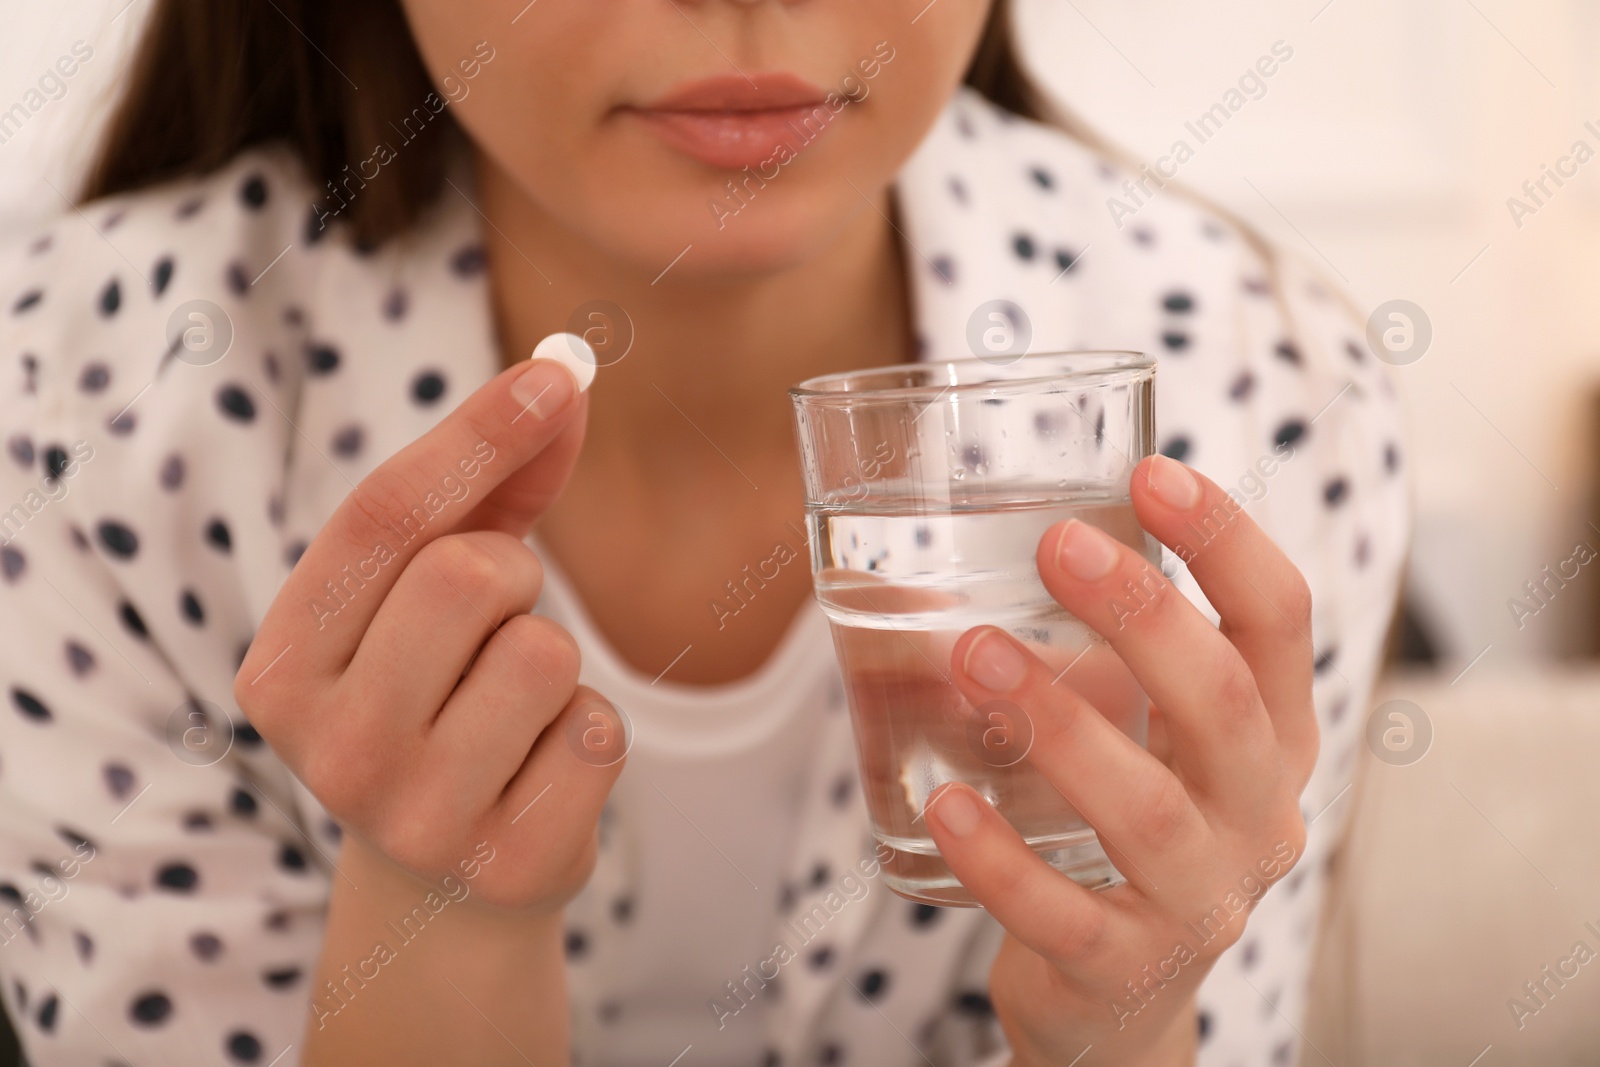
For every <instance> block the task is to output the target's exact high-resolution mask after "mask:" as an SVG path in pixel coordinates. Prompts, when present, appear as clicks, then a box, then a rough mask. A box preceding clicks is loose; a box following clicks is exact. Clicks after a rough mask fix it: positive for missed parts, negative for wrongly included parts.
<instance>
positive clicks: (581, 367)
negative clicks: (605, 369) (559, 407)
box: [528, 333, 597, 393]
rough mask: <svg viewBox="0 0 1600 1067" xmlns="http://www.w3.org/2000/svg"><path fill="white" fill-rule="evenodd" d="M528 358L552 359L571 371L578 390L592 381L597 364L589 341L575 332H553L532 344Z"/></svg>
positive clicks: (581, 390) (584, 387)
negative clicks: (531, 351) (576, 381)
mask: <svg viewBox="0 0 1600 1067" xmlns="http://www.w3.org/2000/svg"><path fill="white" fill-rule="evenodd" d="M528 358H529V359H553V360H555V361H556V362H557V363H560V364H562V365H563V366H565V367H566V368H567V369H568V370H569V371H571V372H572V376H573V377H574V378H576V379H578V392H580V393H581V392H583V391H584V390H585V389H587V388H589V383H590V382H592V381H594V369H595V366H596V365H597V363H596V360H595V356H594V349H592V348H590V347H589V342H588V341H585V340H584V339H583V338H581V337H579V336H578V335H577V334H575V333H553V334H551V335H550V336H549V337H546V338H545V339H544V340H543V341H540V342H539V343H538V344H536V345H534V346H533V355H531V356H529V357H528Z"/></svg>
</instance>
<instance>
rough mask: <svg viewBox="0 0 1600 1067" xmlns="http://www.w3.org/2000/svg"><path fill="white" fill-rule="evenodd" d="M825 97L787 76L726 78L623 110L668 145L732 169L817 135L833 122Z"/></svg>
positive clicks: (689, 85) (692, 84)
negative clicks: (780, 147) (781, 147)
mask: <svg viewBox="0 0 1600 1067" xmlns="http://www.w3.org/2000/svg"><path fill="white" fill-rule="evenodd" d="M825 97H826V94H825V93H824V92H823V90H821V89H819V88H817V87H816V86H815V85H812V84H811V83H810V82H807V81H805V80H804V79H802V78H799V77H797V76H795V75H792V74H757V75H753V76H751V77H750V78H744V77H740V76H738V75H726V76H718V77H714V78H704V79H701V80H699V81H694V82H687V83H684V84H682V85H679V86H676V87H674V88H673V89H672V90H671V91H669V92H667V93H665V94H663V95H662V96H660V97H658V98H656V99H655V100H654V101H652V102H651V103H649V104H647V105H644V106H642V107H633V108H627V109H625V111H626V112H627V113H630V114H633V115H637V116H638V117H639V119H640V120H641V121H642V122H643V123H644V125H645V128H646V129H648V130H650V131H651V132H652V133H654V134H655V135H656V136H657V137H659V138H661V140H662V141H663V142H665V143H666V144H667V145H668V147H671V148H674V149H676V150H678V151H680V152H682V153H684V154H685V155H687V156H690V157H692V158H694V159H698V160H699V161H700V162H702V163H705V164H707V165H708V166H712V167H719V168H727V169H731V170H738V169H740V168H743V167H753V166H757V165H759V164H761V163H763V162H765V161H767V160H769V159H771V158H772V156H773V154H774V153H775V152H776V151H777V150H778V147H779V146H780V145H788V146H789V148H790V149H791V150H793V151H796V152H798V151H799V150H800V149H801V148H803V147H804V146H805V145H806V144H807V143H808V142H810V141H811V139H813V138H814V137H816V136H817V134H819V133H821V132H822V130H823V129H824V128H825V127H826V126H827V124H828V123H829V121H831V120H832V119H833V118H834V113H833V112H832V111H830V110H829V109H828V108H827V107H825V106H824V105H823V100H824V99H825ZM819 110H820V114H818V112H819Z"/></svg>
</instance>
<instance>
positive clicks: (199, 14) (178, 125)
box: [81, 0, 1100, 247]
mask: <svg viewBox="0 0 1600 1067" xmlns="http://www.w3.org/2000/svg"><path fill="white" fill-rule="evenodd" d="M966 84H967V85H970V86H972V87H973V88H974V89H976V90H977V91H978V92H980V93H982V94H983V95H984V96H986V97H988V98H989V99H990V100H991V101H993V102H994V103H995V104H997V105H998V106H1000V107H1002V108H1004V109H1006V110H1008V111H1011V112H1013V113H1015V114H1017V115H1020V116H1023V117H1024V118H1030V119H1037V120H1041V121H1047V122H1052V123H1054V124H1055V125H1058V126H1061V127H1062V128H1063V129H1065V130H1067V132H1068V133H1071V134H1073V135H1074V136H1078V137H1080V138H1083V139H1085V140H1089V141H1090V142H1091V143H1094V144H1095V145H1096V147H1100V145H1099V142H1098V140H1097V139H1095V138H1094V137H1093V135H1092V134H1091V133H1090V132H1089V131H1087V130H1086V129H1083V128H1081V125H1080V124H1078V123H1075V122H1074V121H1072V120H1071V119H1070V118H1069V117H1068V116H1066V115H1065V114H1064V113H1062V112H1060V111H1059V110H1057V109H1056V108H1053V107H1052V106H1051V105H1050V104H1049V102H1048V100H1047V98H1046V96H1045V94H1044V93H1043V92H1042V91H1041V90H1040V89H1039V88H1038V86H1037V85H1036V84H1035V83H1034V82H1033V80H1032V79H1031V78H1030V77H1029V75H1028V73H1027V72H1026V71H1025V70H1024V69H1023V67H1022V64H1021V62H1020V61H1019V59H1018V56H1017V54H1016V49H1015V45H1014V44H1013V36H1012V28H1011V0H996V2H995V5H994V8H993V9H992V11H991V12H990V15H989V20H988V23H987V24H986V25H985V27H984V31H983V36H982V38H981V40H980V43H979V45H978V48H977V51H976V53H975V54H974V57H973V61H972V64H971V66H970V68H969V69H968V71H967V75H966ZM357 85H359V86H360V87H361V88H360V91H359V92H358V91H357V90H356V86H357ZM434 91H435V90H434V87H433V83H432V81H431V80H430V78H429V76H428V72H427V69H426V68H425V67H424V65H423V62H422V57H421V55H420V54H419V53H418V52H417V46H416V42H415V41H414V40H413V39H412V36H411V31H410V29H409V27H408V26H407V24H406V20H405V16H404V14H403V13H402V12H401V10H400V6H399V3H398V2H397V0H336V2H329V0H227V2H224V3H218V2H217V0H156V7H155V10H154V11H152V12H151V13H150V15H149V21H148V22H147V23H146V27H145V30H144V34H143V37H142V39H141V40H140V42H139V45H138V47H137V50H136V51H135V53H134V55H133V60H132V65H131V69H130V71H129V75H128V79H127V85H126V91H125V92H124V94H123V95H122V97H121V99H120V100H119V101H118V103H117V105H116V108H115V110H114V112H113V114H112V116H111V120H110V123H109V124H108V126H107V129H106V132H105V134H104V136H103V137H102V138H101V140H100V143H99V145H98V146H97V149H96V152H95V155H94V158H93V160H92V162H91V163H90V167H89V172H88V176H87V180H86V181H85V183H84V186H83V190H82V194H81V199H82V200H84V201H90V200H96V199H99V198H100V197H104V196H110V195H113V194H115V193H122V192H130V191H133V190H136V189H141V188H144V187H146V186H149V185H153V184H155V183H157V182H161V181H165V180H167V179H170V178H175V177H178V176H181V175H187V174H203V173H206V172H208V171H211V170H214V169H215V168H217V167H220V166H222V165H223V164H224V163H226V162H227V161H228V160H229V159H231V158H232V157H233V156H234V155H235V154H237V153H238V152H239V151H240V150H241V149H244V148H247V147H249V146H251V145H255V144H260V143H263V142H266V141H272V140H278V141H284V142H287V144H288V145H289V146H290V147H291V148H293V149H294V151H295V152H296V153H297V154H298V155H299V157H300V158H301V159H302V160H303V161H304V162H305V165H306V168H307V171H308V172H309V173H310V175H311V177H312V178H313V180H316V181H323V182H327V183H329V184H330V185H331V184H333V183H336V182H337V181H338V180H339V179H340V176H341V173H342V172H344V171H345V168H347V167H349V168H352V169H353V168H355V167H356V165H357V164H358V163H359V162H360V161H361V160H362V159H363V158H365V156H366V155H367V153H368V152H370V151H371V148H372V146H373V145H374V144H377V143H378V142H379V141H382V140H385V139H386V138H387V137H388V136H389V134H390V132H391V126H390V123H391V122H393V121H395V120H397V119H399V118H401V117H402V116H405V115H407V114H410V113H411V111H412V109H413V108H414V107H415V105H416V104H417V102H418V101H420V100H423V99H425V98H426V97H427V95H428V94H429V93H431V92H434ZM457 136H460V129H459V127H458V126H457V125H456V124H455V121H454V120H453V119H452V118H451V117H450V115H449V113H448V111H446V112H445V113H444V114H442V115H440V116H439V121H434V122H430V123H429V124H428V125H427V126H426V127H425V128H424V130H423V132H422V133H421V134H420V135H419V139H420V140H422V142H423V143H424V144H428V143H431V144H432V145H433V146H435V148H436V150H434V151H425V152H406V153H403V154H400V155H399V156H397V157H396V158H395V159H394V161H393V162H392V163H390V164H389V165H387V166H385V167H384V174H385V177H384V179H383V180H382V181H377V182H372V183H371V185H370V187H365V191H364V192H363V194H362V195H361V196H360V197H359V198H358V199H356V200H355V201H354V202H353V203H352V204H351V206H350V209H349V211H348V213H347V214H345V217H346V218H348V220H349V221H350V223H351V224H352V226H353V228H354V236H355V238H356V239H357V241H359V242H360V243H362V244H364V245H367V246H369V247H370V246H375V245H377V244H380V243H381V242H383V241H385V240H387V239H388V238H390V237H392V236H394V235H395V234H397V233H399V232H400V231H402V230H404V229H405V228H406V227H408V226H409V225H411V223H412V222H413V221H415V219H416V218H417V216H418V215H419V214H420V213H421V212H422V210H423V209H424V208H425V207H426V206H427V205H428V204H429V203H430V202H431V201H432V200H433V199H434V197H435V196H437V195H438V193H439V192H440V190H441V189H442V188H443V186H444V166H445V159H446V153H445V152H444V151H442V150H439V149H442V148H443V147H444V140H445V139H446V138H451V137H457Z"/></svg>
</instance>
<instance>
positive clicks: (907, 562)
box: [789, 352, 1161, 906]
mask: <svg viewBox="0 0 1600 1067" xmlns="http://www.w3.org/2000/svg"><path fill="white" fill-rule="evenodd" d="M1154 378H1155V363H1154V361H1153V360H1152V359H1150V358H1148V357H1146V356H1144V355H1141V354H1139V353H1137V352H1062V353H1049V354H1036V355H1028V356H1022V357H1020V358H1014V359H1009V361H1008V362H1005V363H1003V364H1002V363H1000V362H997V361H995V360H993V359H972V360H961V361H957V362H953V363H911V364H904V365H900V366H893V367H882V368H877V369H873V370H863V371H852V372H849V373H845V374H832V375H826V376H824V377H821V378H813V379H810V380H809V381H805V382H802V383H801V384H799V385H797V386H795V387H794V388H793V389H791V390H790V391H789V392H790V397H791V399H792V400H793V403H794V411H795V421H796V426H797V430H798V435H799V443H800V455H801V463H802V466H803V468H804V475H805V485H806V513H807V518H808V524H809V528H810V530H809V532H810V536H811V565H812V574H813V578H814V581H815V586H816V594H817V599H818V601H819V602H820V603H821V605H822V608H823V610H824V611H825V612H826V613H827V615H828V618H829V620H830V622H831V625H832V629H833V640H834V647H835V649H836V651H837V653H838V657H839V664H840V667H841V668H842V671H843V674H844V680H845V689H846V691H847V694H848V698H849V702H850V712H851V717H852V721H853V724H854V727H855V738H856V750H857V754H858V756H859V758H860V766H861V778H862V782H863V783H864V786H865V790H866V797H867V808H868V811H869V813H870V815H871V819H872V829H873V833H874V834H875V835H876V837H877V839H878V840H879V841H880V842H881V843H883V844H884V845H886V846H888V848H889V849H891V850H893V851H892V856H891V857H890V859H889V860H888V862H886V863H885V864H884V867H883V869H884V876H885V881H886V884H888V885H889V886H890V888H892V889H894V890H895V891H896V892H897V893H899V894H900V895H902V896H905V897H909V898H911V899H913V900H919V901H923V902H925V903H929V904H949V905H965V906H975V905H976V901H974V900H973V898H972V896H971V895H970V894H969V893H968V892H967V891H966V890H965V889H964V888H963V887H962V886H961V884H960V883H959V882H958V881H957V880H956V879H955V876H954V875H952V874H951V872H950V869H949V868H948V867H947V866H946V865H945V863H944V861H943V860H942V859H941V858H940V856H939V852H938V849H937V848H936V847H935V846H934V843H933V839H932V837H931V836H930V835H929V833H928V830H927V826H926V824H925V823H924V822H923V820H922V812H923V808H924V806H925V805H926V803H927V799H928V795H929V794H930V793H931V792H932V791H933V790H934V789H936V788H937V787H938V786H939V785H941V784H942V783H944V782H947V781H951V780H959V781H963V782H966V783H967V784H968V785H970V786H972V787H973V788H974V789H976V790H977V791H978V793H979V794H981V795H982V796H984V797H985V798H987V799H988V801H989V803H990V804H992V805H993V806H994V807H995V809H996V810H998V811H999V812H1000V813H1001V814H1002V815H1004V816H1005V817H1006V818H1007V819H1008V820H1009V821H1010V822H1011V824H1012V825H1013V826H1015V827H1016V828H1017V830H1018V831H1019V832H1020V833H1021V834H1022V836H1023V837H1024V838H1025V839H1026V840H1027V841H1028V843H1029V844H1030V845H1031V846H1032V847H1033V848H1034V850H1035V851H1036V852H1038V854H1039V855H1040V856H1041V857H1043V858H1044V860H1045V861H1046V862H1048V863H1049V864H1050V865H1051V866H1053V867H1055V868H1056V869H1057V870H1060V871H1062V872H1063V873H1065V874H1067V875H1069V876H1070V877H1072V878H1073V879H1075V880H1077V881H1078V882H1080V883H1081V884H1083V885H1087V886H1091V887H1093V888H1105V887H1108V886H1111V885H1115V884H1117V883H1118V882H1120V881H1122V876H1121V875H1120V874H1118V873H1117V871H1116V868H1115V867H1113V866H1112V864H1111V862H1110V860H1109V859H1107V857H1106V854H1105V852H1104V851H1103V850H1102V849H1101V847H1100V843H1099V840H1098V839H1097V837H1096V836H1095V832H1094V830H1093V829H1091V828H1090V827H1089V826H1088V824H1086V823H1085V822H1084V820H1083V818H1082V817H1081V816H1080V815H1079V814H1078V813H1077V811H1076V810H1075V809H1074V808H1073V807H1072V806H1071V805H1070V804H1068V803H1067V801H1066V799H1065V798H1064V797H1063V796H1062V795H1061V793H1060V792H1059V791H1058V790H1056V789H1055V788H1054V787H1053V786H1052V785H1051V784H1050V782H1049V781H1048V780H1046V778H1045V777H1044V776H1043V775H1042V774H1041V773H1040V772H1039V771H1038V770H1037V769H1035V767H1034V766H1033V763H1032V754H1031V745H1032V740H1033V724H1032V720H1031V719H1030V718H1029V716H1028V714H1027V713H1026V712H1025V711H1024V710H1023V709H1022V708H1020V707H1017V706H1016V705H1014V704H1011V703H1010V702H1008V701H1003V700H996V701H991V702H989V703H986V704H984V705H983V706H982V707H979V708H974V707H972V705H971V704H970V703H969V702H968V701H967V700H966V699H965V698H964V697H962V695H961V694H960V692H959V691H958V690H957V689H956V688H955V685H954V684H953V683H952V682H951V681H950V665H951V664H950V656H951V649H952V647H953V646H954V644H955V642H956V639H957V638H959V637H960V636H961V634H962V633H964V632H965V631H966V630H968V629H970V628H971V627H973V626H977V625H980V624H989V625H993V626H998V627H1000V628H1002V629H1004V630H1006V631H1007V632H1008V633H1010V634H1011V635H1012V636H1014V637H1016V638H1017V639H1019V640H1021V641H1022V642H1024V643H1025V644H1026V645H1027V646H1028V647H1029V648H1030V649H1032V650H1033V651H1034V652H1035V653H1037V654H1038V655H1039V656H1040V657H1041V658H1042V659H1044V661H1045V662H1046V663H1048V664H1050V666H1051V667H1052V669H1053V670H1055V671H1057V672H1060V673H1059V674H1058V676H1057V679H1056V683H1055V684H1057V685H1061V686H1070V687H1071V688H1072V689H1073V690H1075V691H1076V692H1078V693H1080V694H1082V695H1083V696H1084V697H1086V698H1087V699H1088V700H1089V701H1090V702H1091V703H1093V704H1094V706H1095V707H1096V708H1098V709H1099V711H1100V713H1101V714H1103V715H1104V716H1105V717H1106V718H1107V719H1108V720H1110V721H1111V722H1112V723H1113V724H1114V725H1116V726H1117V728H1118V729H1120V730H1122V731H1123V732H1124V733H1125V734H1127V735H1128V736H1129V737H1131V738H1133V739H1134V740H1135V741H1137V742H1138V743H1139V744H1141V745H1143V744H1145V743H1146V730H1147V726H1148V720H1149V704H1148V702H1147V701H1146V699H1145V695H1144V693H1143V692H1142V691H1141V690H1140V688H1139V686H1138V684H1137V683H1136V682H1135V681H1134V679H1133V677H1132V676H1131V675H1130V674H1129V672H1128V670H1127V668H1126V667H1125V666H1123V664H1122V662H1121V660H1120V659H1118V657H1117V656H1116V655H1115V653H1113V652H1112V651H1111V649H1110V646H1109V645H1107V644H1106V643H1105V641H1104V640H1103V639H1102V638H1100V637H1099V636H1098V635H1097V634H1095V633H1094V632H1093V631H1091V630H1090V629H1089V628H1088V627H1086V626H1084V625H1083V624H1082V623H1081V622H1079V621H1078V620H1077V619H1075V618H1074V617H1073V616H1071V615H1070V614H1068V613H1067V612H1066V611H1065V610H1064V609H1062V607H1061V606H1060V605H1059V604H1057V603H1056V602H1055V600H1054V599H1052V598H1051V596H1050V594H1049V593H1048V592H1047V591H1046V590H1045V588H1044V585H1043V583H1042V582H1041V581H1040V579H1039V571H1038V567H1037V566H1036V564H1035V562H1034V555H1035V551H1036V549H1037V547H1038V544H1039V541H1040V538H1041V537H1042V536H1043V534H1044V532H1045V531H1046V530H1047V529H1048V528H1049V527H1050V526H1052V525H1054V524H1055V523H1057V522H1060V521H1062V520H1064V519H1069V518H1074V517H1075V518H1078V519H1081V520H1083V521H1084V522H1087V523H1091V524H1093V525H1095V526H1098V527H1099V528H1101V529H1103V530H1105V531H1106V532H1108V533H1110V534H1111V535H1113V536H1114V537H1116V538H1117V539H1119V540H1121V541H1122V542H1124V543H1125V544H1128V545H1130V546H1132V547H1133V548H1135V549H1136V550H1138V551H1139V552H1141V553H1143V554H1144V556H1145V558H1147V559H1149V560H1150V561H1151V563H1152V564H1155V565H1158V566H1159V564H1160V559H1161V556H1160V547H1159V545H1158V544H1157V542H1156V541H1155V540H1154V539H1152V538H1151V537H1150V536H1149V535H1148V534H1146V533H1145V532H1144V530H1143V529H1142V528H1141V527H1140V526H1139V524H1138V522H1137V521H1136V520H1135V518H1134V514H1133V507H1132V503H1131V501H1130V498H1129V494H1128V482H1129V478H1130V476H1131V474H1132V470H1133V467H1134V465H1135V464H1136V463H1138V462H1139V460H1140V459H1142V458H1144V457H1145V456H1147V455H1149V454H1150V452H1151V450H1152V448H1153V442H1154V435H1155V425H1154ZM1130 595H1133V594H1132V593H1130ZM1133 606H1134V602H1130V608H1131V607H1133ZM880 854H881V851H880Z"/></svg>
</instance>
